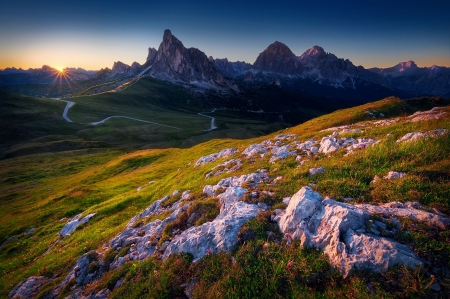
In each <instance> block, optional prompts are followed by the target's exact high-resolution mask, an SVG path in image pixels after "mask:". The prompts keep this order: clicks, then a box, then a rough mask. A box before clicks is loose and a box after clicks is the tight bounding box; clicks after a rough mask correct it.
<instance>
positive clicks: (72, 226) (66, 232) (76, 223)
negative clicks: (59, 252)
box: [59, 213, 97, 237]
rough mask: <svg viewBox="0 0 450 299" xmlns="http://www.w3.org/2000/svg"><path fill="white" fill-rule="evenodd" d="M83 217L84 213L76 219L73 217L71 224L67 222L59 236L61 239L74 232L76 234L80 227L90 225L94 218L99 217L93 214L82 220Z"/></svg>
mask: <svg viewBox="0 0 450 299" xmlns="http://www.w3.org/2000/svg"><path fill="white" fill-rule="evenodd" d="M81 215H83V213H81V214H78V215H76V216H75V217H73V218H72V219H71V220H69V222H67V223H66V225H64V227H63V228H62V229H61V232H60V233H59V235H60V236H61V237H67V236H70V234H71V233H72V232H74V231H75V230H76V229H77V227H78V226H80V225H83V224H86V223H88V222H89V221H90V220H91V219H92V217H94V216H95V215H97V213H92V214H89V215H86V216H84V217H83V218H81ZM80 218H81V219H80Z"/></svg>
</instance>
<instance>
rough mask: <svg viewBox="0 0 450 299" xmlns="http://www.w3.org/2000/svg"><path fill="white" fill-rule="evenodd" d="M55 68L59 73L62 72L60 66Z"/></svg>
mask: <svg viewBox="0 0 450 299" xmlns="http://www.w3.org/2000/svg"><path fill="white" fill-rule="evenodd" d="M56 70H57V71H58V72H60V73H64V69H63V68H62V67H57V68H56Z"/></svg>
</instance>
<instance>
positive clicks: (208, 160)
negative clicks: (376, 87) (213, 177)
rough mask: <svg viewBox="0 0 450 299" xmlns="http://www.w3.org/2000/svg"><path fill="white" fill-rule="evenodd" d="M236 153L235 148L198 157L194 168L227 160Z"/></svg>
mask: <svg viewBox="0 0 450 299" xmlns="http://www.w3.org/2000/svg"><path fill="white" fill-rule="evenodd" d="M236 152H237V148H226V149H223V150H221V151H220V152H218V153H214V154H211V155H207V156H203V157H200V158H199V159H198V160H197V162H195V167H197V166H202V165H204V164H206V163H211V162H214V161H216V160H217V159H220V158H227V157H230V156H232V155H234V154H235V153H236Z"/></svg>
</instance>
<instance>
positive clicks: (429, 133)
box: [397, 129, 448, 142]
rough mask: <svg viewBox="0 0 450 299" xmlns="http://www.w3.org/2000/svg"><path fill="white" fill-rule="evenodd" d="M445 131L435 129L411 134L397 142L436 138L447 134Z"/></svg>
mask: <svg viewBox="0 0 450 299" xmlns="http://www.w3.org/2000/svg"><path fill="white" fill-rule="evenodd" d="M447 131H448V130H447V129H437V130H431V131H426V132H411V133H408V134H406V135H404V136H403V137H402V138H400V139H398V140H397V142H411V141H417V140H420V139H424V138H429V137H437V136H441V135H444V134H446V133H447Z"/></svg>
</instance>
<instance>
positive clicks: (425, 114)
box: [408, 107, 446, 122]
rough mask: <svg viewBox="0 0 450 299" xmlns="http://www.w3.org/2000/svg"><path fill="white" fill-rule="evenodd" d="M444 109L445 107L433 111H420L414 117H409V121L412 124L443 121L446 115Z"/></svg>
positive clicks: (435, 108)
mask: <svg viewBox="0 0 450 299" xmlns="http://www.w3.org/2000/svg"><path fill="white" fill-rule="evenodd" d="M443 109H445V107H434V108H433V109H431V110H428V111H418V112H416V113H414V114H413V115H410V116H408V119H409V120H410V121H411V122H418V121H426V120H432V119H441V118H444V117H445V114H446V112H445V111H442V110H443Z"/></svg>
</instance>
